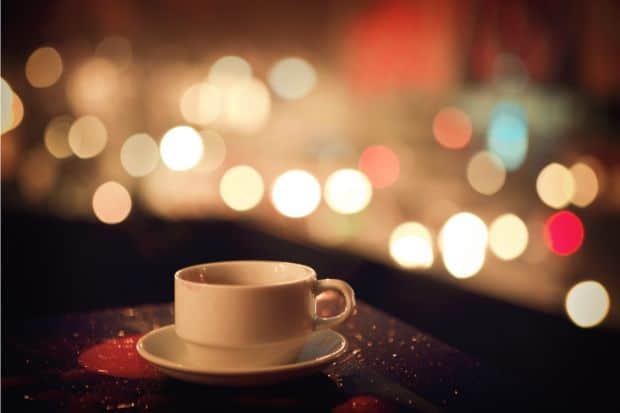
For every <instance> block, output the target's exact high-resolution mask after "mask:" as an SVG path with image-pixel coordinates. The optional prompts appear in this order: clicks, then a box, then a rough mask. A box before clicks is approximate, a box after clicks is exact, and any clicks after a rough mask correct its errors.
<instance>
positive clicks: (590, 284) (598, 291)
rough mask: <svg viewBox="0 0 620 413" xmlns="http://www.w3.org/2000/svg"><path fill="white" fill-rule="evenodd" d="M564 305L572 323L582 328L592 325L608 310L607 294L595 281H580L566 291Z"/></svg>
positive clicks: (604, 315)
mask: <svg viewBox="0 0 620 413" xmlns="http://www.w3.org/2000/svg"><path fill="white" fill-rule="evenodd" d="M565 305H566V313H567V314H568V316H569V317H570V319H571V320H572V322H573V323H575V324H576V325H578V326H579V327H583V328H588V327H594V326H596V325H598V324H600V323H601V322H602V321H603V320H604V319H605V317H606V316H607V313H608V312H609V294H608V293H607V290H606V289H605V287H604V286H603V285H602V284H600V283H598V282H596V281H592V280H589V281H582V282H580V283H578V284H576V285H575V286H573V288H571V289H570V290H569V291H568V294H566V302H565Z"/></svg>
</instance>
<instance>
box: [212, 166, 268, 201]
mask: <svg viewBox="0 0 620 413" xmlns="http://www.w3.org/2000/svg"><path fill="white" fill-rule="evenodd" d="M264 190H265V186H264V184H263V178H262V177H261V175H260V174H259V173H258V171H256V169H254V168H252V167H251V166H247V165H238V166H234V167H232V168H230V169H229V170H228V171H226V173H224V176H222V180H221V181H220V195H221V197H222V199H223V200H224V203H225V204H226V205H228V206H229V207H230V208H231V209H234V210H235V211H247V210H250V209H252V208H254V207H255V206H256V205H258V203H259V202H260V201H261V199H263V193H264Z"/></svg>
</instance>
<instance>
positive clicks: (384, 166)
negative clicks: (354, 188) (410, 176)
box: [358, 145, 400, 188]
mask: <svg viewBox="0 0 620 413" xmlns="http://www.w3.org/2000/svg"><path fill="white" fill-rule="evenodd" d="M358 167H359V169H360V171H362V172H363V173H364V174H365V175H366V176H367V177H368V179H370V182H371V183H372V186H374V187H375V188H385V187H387V186H390V185H392V184H393V183H394V182H396V180H397V179H398V175H399V174H400V161H399V160H398V156H396V154H395V153H394V151H393V150H391V149H390V148H388V147H387V146H383V145H373V146H369V147H368V148H366V149H365V150H364V152H362V155H361V156H360V160H359V163H358Z"/></svg>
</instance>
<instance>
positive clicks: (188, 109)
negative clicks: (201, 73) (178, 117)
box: [180, 82, 222, 125]
mask: <svg viewBox="0 0 620 413" xmlns="http://www.w3.org/2000/svg"><path fill="white" fill-rule="evenodd" d="M180 109H181V114H182V115H183V118H184V119H185V120H186V121H188V122H190V123H196V124H198V125H207V124H209V123H211V122H213V121H215V120H216V119H217V117H218V116H219V114H220V112H221V110H222V94H221V92H220V90H219V89H218V88H217V87H216V86H214V85H211V84H209V83H207V82H203V83H197V84H194V85H192V86H190V87H189V88H188V89H187V90H186V91H185V93H183V96H182V97H181V103H180Z"/></svg>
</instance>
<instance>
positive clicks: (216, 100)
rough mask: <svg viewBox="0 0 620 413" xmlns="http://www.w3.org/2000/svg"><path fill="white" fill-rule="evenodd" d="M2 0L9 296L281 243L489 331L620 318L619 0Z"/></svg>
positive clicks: (525, 331) (456, 323) (39, 308)
mask: <svg viewBox="0 0 620 413" xmlns="http://www.w3.org/2000/svg"><path fill="white" fill-rule="evenodd" d="M2 7H3V10H2V138H1V153H2V218H3V220H2V280H3V310H4V312H3V317H9V318H19V317H23V316H32V315H41V314H49V313H54V312H66V311H77V310H84V309H92V308H100V307H107V306H113V305H128V304H138V303H141V302H153V301H166V300H170V299H171V298H172V284H171V282H170V277H171V274H172V271H174V270H175V269H177V268H179V267H181V266H184V265H186V264H192V263H196V262H201V261H209V260H213V259H230V258H278V259H290V260H296V261H303V262H305V263H306V264H309V265H314V266H316V267H318V269H319V270H320V272H321V275H324V276H344V277H345V278H348V279H350V280H351V281H352V282H353V284H354V286H355V287H356V289H358V291H359V292H360V295H361V297H362V298H363V299H366V300H367V301H370V302H371V303H373V304H375V305H376V306H378V307H380V308H384V309H387V310H389V311H391V312H393V313H395V314H396V315H399V316H401V317H403V318H405V319H408V320H409V321H412V322H416V323H418V325H419V324H421V325H422V327H425V328H427V329H428V330H430V331H431V332H433V333H434V334H437V335H439V336H440V337H442V338H449V339H450V340H451V341H449V342H451V343H454V342H455V341H456V343H458V344H460V346H461V347H465V348H468V346H469V349H473V350H476V349H478V350H479V349H480V347H476V345H479V344H480V342H481V341H484V339H482V338H480V337H477V338H476V337H471V338H470V337H469V335H468V332H470V330H468V329H469V328H472V326H476V325H478V323H480V325H482V326H484V330H481V331H487V332H488V331H491V330H489V329H491V328H494V329H495V330H493V333H492V334H494V335H492V334H491V333H490V334H491V335H489V337H494V338H497V337H504V338H507V337H508V338H507V339H506V343H504V344H506V345H509V344H510V341H511V339H510V338H509V337H510V334H515V333H511V332H509V330H511V329H513V328H515V329H521V330H520V331H521V333H520V334H521V335H520V340H521V341H520V342H519V343H526V342H527V341H528V340H529V339H532V340H536V338H537V337H539V336H536V334H543V333H544V332H545V331H550V330H548V328H549V326H553V327H554V328H555V327H557V328H558V329H559V330H557V331H561V333H558V337H556V338H557V339H560V338H559V337H561V336H562V335H563V334H564V333H566V334H569V333H570V334H575V335H574V336H571V337H573V338H574V337H577V338H579V339H581V337H586V336H583V335H579V334H586V333H585V331H586V330H582V329H590V328H592V327H594V330H600V331H601V333H600V334H614V336H615V337H617V335H616V333H617V331H618V329H619V327H620V306H618V305H617V303H619V302H620V288H619V287H620V278H619V276H618V275H619V274H618V268H619V263H620V258H619V257H618V252H619V250H618V248H619V247H618V246H619V245H620V244H619V241H618V237H619V236H620V235H619V234H620V232H619V231H620V219H619V217H620V214H619V211H620V144H619V140H618V137H619V133H620V122H619V120H620V76H619V73H620V42H619V41H618V39H619V34H618V28H617V26H618V22H620V4H619V3H618V2H616V1H592V2H588V1H554V0H550V1H541V2H527V1H520V0H511V1H506V2H495V1H484V0H477V1H476V0H468V1H456V0H441V1H432V2H430V1H428V2H427V1H413V0H412V1H405V0H387V1H342V2H328V1H314V2H285V1H271V2H245V1H198V0H183V1H179V0H176V1H169V0H166V1H160V2H147V1H137V0H132V1H94V0H93V1H87V2H84V1H77V0H60V1H50V2H37V1H5V2H3V4H2ZM515 314H516V315H518V316H515ZM513 316H514V317H513ZM474 328H475V327H474ZM530 328H531V329H530ZM536 329H538V330H536ZM554 331H556V330H554ZM582 331H583V333H582ZM589 331H591V330H589ZM528 337H529V338H528ZM587 337H592V336H587ZM596 337H599V336H596ZM601 337H603V336H601ZM604 337H607V336H604ZM489 340H493V338H491V339H489ZM555 343H556V342H555V341H551V342H549V343H548V344H547V345H546V347H545V348H547V349H548V350H549V352H552V351H553V348H554V347H555V345H556V344H555ZM494 345H495V344H494V343H487V344H486V345H482V347H485V346H486V350H488V351H491V352H492V351H496V350H494V349H493V346H494ZM479 352H480V351H479Z"/></svg>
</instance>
